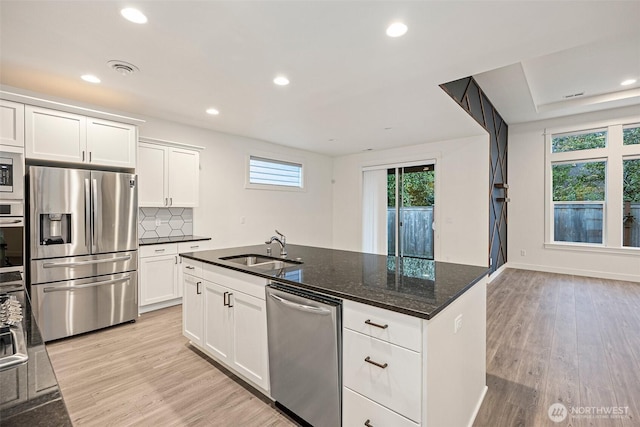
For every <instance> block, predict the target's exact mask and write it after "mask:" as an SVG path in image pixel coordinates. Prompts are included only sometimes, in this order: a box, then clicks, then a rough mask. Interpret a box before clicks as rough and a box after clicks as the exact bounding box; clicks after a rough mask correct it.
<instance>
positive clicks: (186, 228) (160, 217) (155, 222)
mask: <svg viewBox="0 0 640 427" xmlns="http://www.w3.org/2000/svg"><path fill="white" fill-rule="evenodd" d="M192 234H193V208H140V210H139V212H138V237H139V238H141V239H146V238H148V237H169V236H190V235H192Z"/></svg>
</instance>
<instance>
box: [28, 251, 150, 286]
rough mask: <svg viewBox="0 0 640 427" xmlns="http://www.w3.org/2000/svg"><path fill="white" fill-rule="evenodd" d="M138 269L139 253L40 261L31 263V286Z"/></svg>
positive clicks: (131, 252) (130, 252)
mask: <svg viewBox="0 0 640 427" xmlns="http://www.w3.org/2000/svg"><path fill="white" fill-rule="evenodd" d="M137 268H138V252H137V251H129V252H118V253H113V254H100V255H84V256H77V257H67V258H52V259H39V260H35V261H31V284H32V285H36V284H39V283H49V282H59V281H62V280H74V279H84V278H89V277H93V276H103V275H105V274H115V273H120V272H124V271H134V270H137Z"/></svg>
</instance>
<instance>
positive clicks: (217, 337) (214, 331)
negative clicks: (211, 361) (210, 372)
mask: <svg viewBox="0 0 640 427" xmlns="http://www.w3.org/2000/svg"><path fill="white" fill-rule="evenodd" d="M203 283H204V319H205V321H204V343H203V344H204V348H205V349H206V350H207V351H208V352H210V353H211V354H212V355H213V356H215V357H217V358H218V359H220V360H222V361H225V362H227V363H230V361H231V360H230V358H231V325H232V323H233V310H232V309H231V308H230V307H229V306H228V305H225V304H224V303H225V300H227V301H228V298H229V296H228V295H229V290H228V289H227V288H225V287H222V286H220V285H218V284H216V283H212V282H208V281H206V280H204V281H203Z"/></svg>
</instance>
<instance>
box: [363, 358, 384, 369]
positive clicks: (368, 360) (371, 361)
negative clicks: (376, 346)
mask: <svg viewBox="0 0 640 427" xmlns="http://www.w3.org/2000/svg"><path fill="white" fill-rule="evenodd" d="M364 361H365V362H367V363H371V364H372V365H376V366H377V367H378V368H382V369H384V368H386V367H387V366H389V364H388V363H384V364H382V363H378V362H374V361H373V360H371V358H370V357H369V356H367V357H365V358H364Z"/></svg>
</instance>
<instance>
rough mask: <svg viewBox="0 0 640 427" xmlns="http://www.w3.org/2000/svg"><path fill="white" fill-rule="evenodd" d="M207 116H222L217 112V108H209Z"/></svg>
mask: <svg viewBox="0 0 640 427" xmlns="http://www.w3.org/2000/svg"><path fill="white" fill-rule="evenodd" d="M207 114H211V115H212V116H217V115H218V114H220V111H218V110H216V109H215V108H207Z"/></svg>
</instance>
